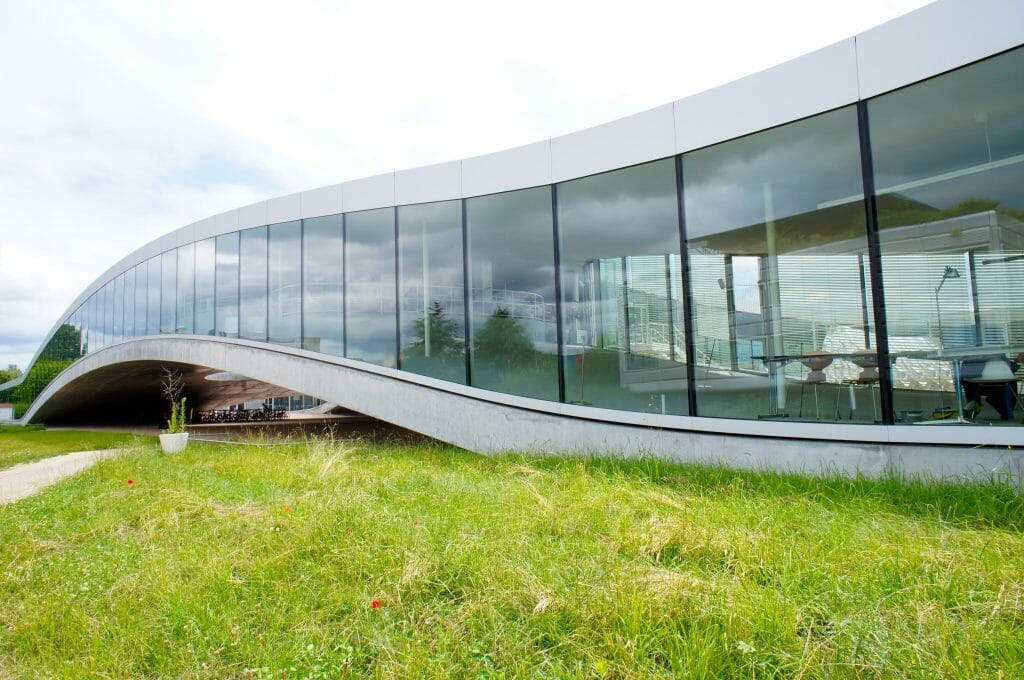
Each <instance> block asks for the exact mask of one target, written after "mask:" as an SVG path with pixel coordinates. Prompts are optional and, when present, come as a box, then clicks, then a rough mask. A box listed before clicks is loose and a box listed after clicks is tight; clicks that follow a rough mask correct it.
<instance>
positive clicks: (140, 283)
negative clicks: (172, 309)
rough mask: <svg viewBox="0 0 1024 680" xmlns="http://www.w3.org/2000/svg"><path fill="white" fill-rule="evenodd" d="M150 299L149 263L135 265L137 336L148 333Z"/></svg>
mask: <svg viewBox="0 0 1024 680" xmlns="http://www.w3.org/2000/svg"><path fill="white" fill-rule="evenodd" d="M148 300H149V265H148V264H147V263H145V262H143V263H142V264H139V265H136V266H135V333H134V335H135V337H136V338H141V337H142V336H144V335H145V334H146V303H147V301H148Z"/></svg>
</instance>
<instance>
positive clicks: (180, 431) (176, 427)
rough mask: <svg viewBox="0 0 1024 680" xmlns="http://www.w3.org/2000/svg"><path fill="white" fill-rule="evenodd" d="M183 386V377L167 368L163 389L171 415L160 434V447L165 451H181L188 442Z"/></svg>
mask: <svg viewBox="0 0 1024 680" xmlns="http://www.w3.org/2000/svg"><path fill="white" fill-rule="evenodd" d="M182 387H183V386H182V384H181V378H180V377H179V376H178V375H177V374H176V373H174V372H173V371H170V370H168V369H166V368H165V369H164V379H163V383H162V391H163V395H164V398H165V399H167V402H168V404H169V405H170V407H171V415H170V417H168V419H167V429H166V430H164V431H163V432H162V433H161V434H160V448H161V449H162V450H163V452H164V453H179V452H181V451H183V450H184V449H185V446H186V445H187V444H188V431H187V430H186V429H185V426H186V425H187V424H188V418H187V417H186V415H185V414H186V411H185V404H186V398H185V397H183V396H181V392H182Z"/></svg>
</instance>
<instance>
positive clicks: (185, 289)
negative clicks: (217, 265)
mask: <svg viewBox="0 0 1024 680" xmlns="http://www.w3.org/2000/svg"><path fill="white" fill-rule="evenodd" d="M195 269H196V246H195V244H194V243H189V244H188V245H185V246H181V247H180V248H178V310H177V315H176V321H177V331H176V332H177V333H182V334H184V335H191V334H192V333H193V331H194V328H195V316H194V315H195V287H196V284H195V281H196V278H195V275H196V272H195Z"/></svg>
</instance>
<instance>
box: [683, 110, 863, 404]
mask: <svg viewBox="0 0 1024 680" xmlns="http://www.w3.org/2000/svg"><path fill="white" fill-rule="evenodd" d="M683 165H684V169H683V177H684V182H685V188H684V196H685V204H686V228H687V236H688V239H689V243H688V248H689V258H690V268H691V274H690V286H691V291H692V295H693V316H694V318H693V325H694V349H695V353H696V356H695V357H694V361H693V363H694V370H695V371H696V382H697V409H698V410H697V413H698V415H702V416H720V417H731V418H781V417H789V418H797V419H804V420H808V419H810V420H817V419H820V420H836V419H853V420H858V421H864V422H874V421H876V420H879V419H880V418H881V414H880V412H879V410H878V393H877V388H878V374H877V371H875V370H874V369H873V368H872V365H873V364H876V363H877V358H876V356H875V353H874V331H873V322H872V316H871V313H872V308H871V303H870V290H871V288H870V286H869V281H870V274H869V271H868V267H867V262H866V260H867V258H866V254H865V253H866V248H867V239H866V226H865V224H866V222H865V216H864V202H863V194H862V192H863V182H862V178H861V166H860V144H859V136H858V132H857V116H856V111H855V109H854V108H853V107H849V108H845V109H841V110H838V111H833V112H831V113H826V114H823V115H820V116H816V117H814V118H810V119H807V120H803V121H798V122H795V123H790V124H789V125H784V126H782V127H778V128H774V129H772V130H767V131H765V132H761V133H758V134H755V135H750V136H748V137H744V138H741V139H737V140H733V141H730V142H725V143H723V144H718V145H716V146H712V147H709V148H706V149H701V150H699V151H694V152H692V153H689V154H685V155H684V156H683Z"/></svg>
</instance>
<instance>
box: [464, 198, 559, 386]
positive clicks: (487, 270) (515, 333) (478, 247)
mask: <svg viewBox="0 0 1024 680" xmlns="http://www.w3.org/2000/svg"><path fill="white" fill-rule="evenodd" d="M466 229H467V237H468V244H469V268H470V293H469V295H470V298H469V299H470V311H469V314H470V332H471V340H472V344H471V351H470V361H471V365H472V374H471V375H472V381H473V384H474V385H476V386H477V387H483V388H485V389H489V390H496V391H498V392H505V393H507V394H519V395H522V396H526V397H536V398H538V399H549V400H552V401H557V400H558V361H557V358H556V354H557V347H558V343H557V332H556V327H557V326H556V322H555V315H556V304H555V255H554V237H553V222H552V218H551V188H550V187H540V188H536V189H523V190H521V191H511V192H508V193H504V194H494V195H491V196H481V197H479V198H473V199H469V200H467V201H466Z"/></svg>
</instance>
